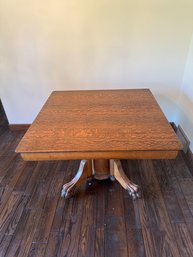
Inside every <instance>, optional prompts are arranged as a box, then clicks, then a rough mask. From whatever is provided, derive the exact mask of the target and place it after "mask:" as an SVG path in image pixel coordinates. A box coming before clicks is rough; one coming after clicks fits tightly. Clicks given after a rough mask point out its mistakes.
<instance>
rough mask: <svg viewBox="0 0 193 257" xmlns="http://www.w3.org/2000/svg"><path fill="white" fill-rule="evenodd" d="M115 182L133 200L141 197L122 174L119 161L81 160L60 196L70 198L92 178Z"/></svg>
mask: <svg viewBox="0 0 193 257" xmlns="http://www.w3.org/2000/svg"><path fill="white" fill-rule="evenodd" d="M109 177H110V179H111V180H112V181H114V180H117V181H118V182H119V183H120V184H121V185H122V187H123V188H125V189H126V190H127V191H128V192H129V194H130V195H131V196H132V198H133V199H136V198H140V197H141V189H140V187H139V186H138V185H136V184H134V183H133V182H132V181H131V180H130V179H129V178H128V177H127V176H126V175H125V173H124V171H123V168H122V165H121V162H120V160H110V161H109V160H103V159H99V160H98V159H97V160H82V161H81V162H80V166H79V169H78V171H77V174H76V175H75V177H74V178H73V179H72V180H71V181H70V182H69V183H66V184H64V185H63V188H62V192H61V196H62V197H66V198H67V197H69V196H71V195H72V194H73V193H74V192H75V191H76V190H77V189H78V187H79V186H80V185H81V184H82V183H84V182H86V181H88V180H89V181H90V183H91V180H92V178H95V179H98V180H103V179H107V178H109Z"/></svg>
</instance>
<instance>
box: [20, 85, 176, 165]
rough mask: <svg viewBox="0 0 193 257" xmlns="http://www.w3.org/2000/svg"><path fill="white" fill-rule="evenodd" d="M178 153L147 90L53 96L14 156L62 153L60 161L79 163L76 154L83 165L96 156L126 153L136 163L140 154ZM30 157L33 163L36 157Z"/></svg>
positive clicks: (168, 129) (170, 129)
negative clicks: (150, 152) (90, 155)
mask: <svg viewBox="0 0 193 257" xmlns="http://www.w3.org/2000/svg"><path fill="white" fill-rule="evenodd" d="M179 149H181V144H180V143H179V140H178V139H177V137H176V135H175V133H174V131H173V129H172V128H171V126H170V124H169V123H168V121H167V119H166V118H165V116H164V114H163V112H162V111H161V109H160V107H159V105H158V104H157V102H156V100H155V98H154V96H153V95H152V93H151V92H150V90H148V89H128V90H98V91H56V92H53V93H52V94H51V96H50V97H49V98H48V100H47V102H46V103H45V105H44V106H43V108H42V110H41V111H40V113H39V114H38V116H37V118H36V119H35V121H34V122H33V124H32V125H31V127H30V128H29V130H28V131H27V133H26V134H25V136H24V137H23V139H22V140H21V142H20V144H19V146H18V147H17V149H16V151H17V152H19V153H23V154H24V155H23V156H25V157H26V154H28V153H30V154H31V153H36V154H37V153H38V154H41V153H42V154H43V153H49V154H51V153H54V154H55V153H60V155H61V153H62V154H63V159H72V158H74V159H75V158H76V159H77V156H76V157H73V156H74V154H75V153H79V155H80V156H79V158H78V159H84V153H86V154H87V153H91V154H92V157H91V158H93V159H94V157H95V153H96V158H101V157H97V155H98V154H100V153H105V155H104V156H103V157H104V158H112V157H111V154H112V152H113V153H114V155H116V153H120V152H122V153H124V152H125V153H127V156H126V158H129V153H130V152H131V153H132V154H133V152H135V154H136V158H137V157H138V156H137V154H138V151H139V153H141V152H144V151H173V152H175V156H176V154H177V151H178V150H179ZM140 151H141V152H140ZM158 153H159V152H158ZM65 154H66V155H65ZM108 154H109V156H108ZM69 155H72V156H71V158H69ZM30 156H31V157H30V158H32V159H33V158H34V160H35V158H36V155H34V156H32V155H30ZM49 158H50V157H49ZM114 158H116V156H114ZM117 158H120V156H117ZM123 158H125V157H123ZM144 158H146V157H144ZM161 158H162V157H161ZM173 158H174V156H173ZM26 159H27V157H26ZM50 159H51V158H50Z"/></svg>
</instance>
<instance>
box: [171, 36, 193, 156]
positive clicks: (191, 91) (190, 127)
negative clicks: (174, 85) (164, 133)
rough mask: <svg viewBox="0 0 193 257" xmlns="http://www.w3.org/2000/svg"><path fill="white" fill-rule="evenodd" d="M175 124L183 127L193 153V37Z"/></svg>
mask: <svg viewBox="0 0 193 257" xmlns="http://www.w3.org/2000/svg"><path fill="white" fill-rule="evenodd" d="M175 122H176V124H178V125H179V124H180V125H181V127H182V128H183V130H184V131H185V133H186V135H187V136H188V138H189V139H190V141H191V144H190V148H191V150H192V152H193V36H192V40H191V43H190V47H189V51H188V54H187V61H186V66H185V69H184V77H183V81H182V86H181V91H180V95H179V100H178V109H177V111H176V119H175Z"/></svg>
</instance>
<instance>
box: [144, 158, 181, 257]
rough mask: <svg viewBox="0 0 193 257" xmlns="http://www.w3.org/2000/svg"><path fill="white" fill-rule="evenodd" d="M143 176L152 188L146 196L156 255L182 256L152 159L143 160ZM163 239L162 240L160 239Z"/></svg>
mask: <svg viewBox="0 0 193 257" xmlns="http://www.w3.org/2000/svg"><path fill="white" fill-rule="evenodd" d="M140 164H141V167H142V168H141V177H142V181H143V185H144V186H145V183H146V182H148V184H149V185H146V187H147V186H151V190H152V192H153V194H152V193H151V191H150V190H148V189H147V192H146V197H148V201H149V205H148V212H149V216H150V217H151V218H150V219H149V221H150V226H151V230H152V235H153V242H154V245H156V255H155V256H160V255H161V256H173V257H177V256H179V257H180V253H179V249H178V245H177V242H176V239H175V235H174V232H173V230H172V226H171V223H170V220H169V217H168V213H167V210H166V206H165V203H164V200H163V196H162V194H161V190H160V187H159V183H158V180H157V178H156V176H155V170H154V168H153V165H152V162H151V161H141V162H140ZM160 239H161V240H160Z"/></svg>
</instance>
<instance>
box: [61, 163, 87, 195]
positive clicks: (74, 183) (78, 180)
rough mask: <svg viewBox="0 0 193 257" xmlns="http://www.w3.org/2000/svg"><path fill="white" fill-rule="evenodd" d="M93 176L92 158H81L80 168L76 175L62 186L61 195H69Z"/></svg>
mask: <svg viewBox="0 0 193 257" xmlns="http://www.w3.org/2000/svg"><path fill="white" fill-rule="evenodd" d="M91 177H92V162H91V160H81V162H80V165H79V169H78V171H77V173H76V175H75V177H74V178H73V179H72V180H71V181H70V182H68V183H66V184H64V185H63V187H62V192H61V196H62V197H65V198H67V197H69V196H71V195H72V194H74V192H75V191H76V190H77V189H78V188H79V187H80V185H81V184H82V183H83V182H85V181H86V180H87V179H89V178H91Z"/></svg>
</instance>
